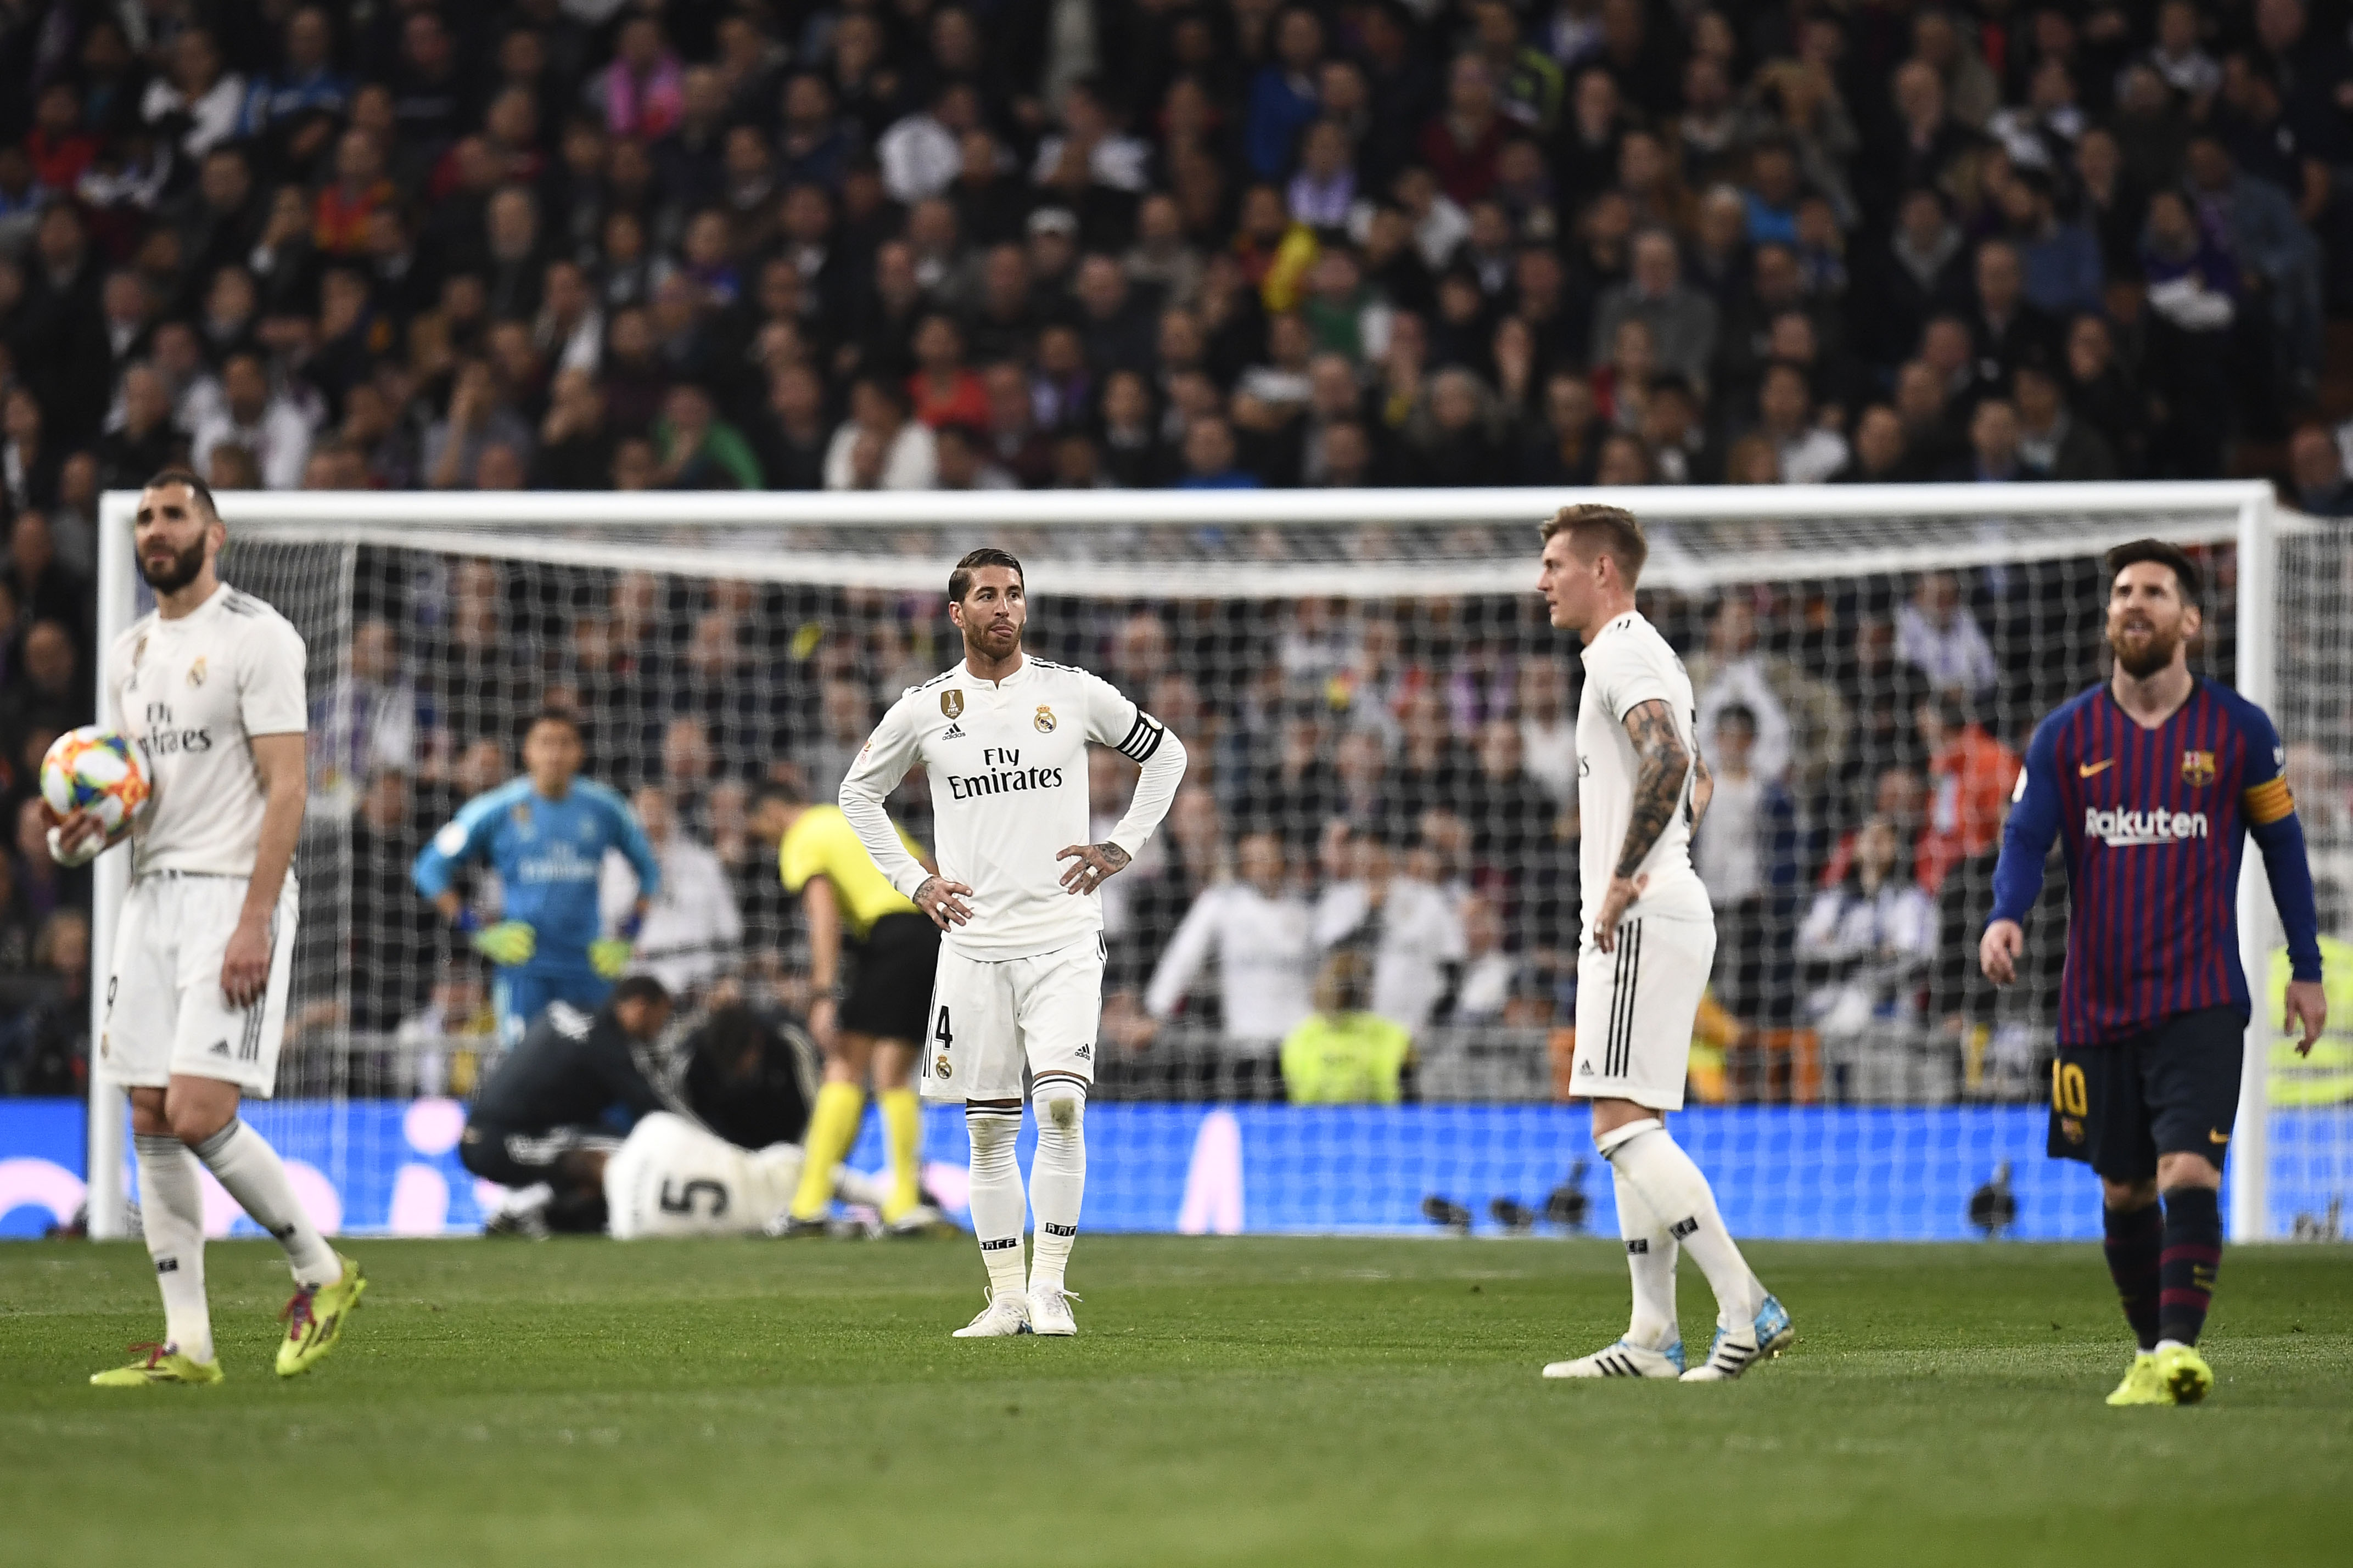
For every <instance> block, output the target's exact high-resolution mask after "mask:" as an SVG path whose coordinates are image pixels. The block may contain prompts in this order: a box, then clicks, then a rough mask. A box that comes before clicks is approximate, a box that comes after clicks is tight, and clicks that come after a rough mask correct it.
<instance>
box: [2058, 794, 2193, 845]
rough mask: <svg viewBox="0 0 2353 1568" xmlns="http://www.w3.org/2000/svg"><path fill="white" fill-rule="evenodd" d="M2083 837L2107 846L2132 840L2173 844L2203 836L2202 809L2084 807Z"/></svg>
mask: <svg viewBox="0 0 2353 1568" xmlns="http://www.w3.org/2000/svg"><path fill="white" fill-rule="evenodd" d="M2084 837H2086V838H2096V839H2098V840H2099V841H2100V842H2101V843H2103V844H2105V845H2106V846H2107V847H2109V848H2111V849H2122V848H2125V847H2127V846H2129V845H2135V844H2176V843H2179V842H2181V841H2182V840H2184V839H2189V838H2203V837H2207V827H2206V814H2205V813H2204V812H2202V811H2102V810H2100V809H2099V808H2098V807H2097V806H2088V805H2087V806H2085V807H2084Z"/></svg>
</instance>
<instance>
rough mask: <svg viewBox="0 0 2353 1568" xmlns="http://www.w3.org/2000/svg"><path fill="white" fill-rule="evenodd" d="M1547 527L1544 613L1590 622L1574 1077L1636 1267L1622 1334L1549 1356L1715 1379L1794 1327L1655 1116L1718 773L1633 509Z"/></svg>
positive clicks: (1572, 1370)
mask: <svg viewBox="0 0 2353 1568" xmlns="http://www.w3.org/2000/svg"><path fill="white" fill-rule="evenodd" d="M1541 532H1542V534H1543V537H1544V556H1543V569H1542V572H1541V574H1540V575H1539V576H1538V577H1537V579H1536V587H1537V591H1538V592H1540V593H1542V594H1543V595H1544V597H1545V603H1546V605H1547V606H1548V607H1549V608H1550V610H1551V614H1552V624H1553V625H1554V626H1556V627H1557V628H1559V629H1560V630H1562V631H1571V632H1576V633H1577V634H1578V635H1579V636H1581V637H1583V638H1584V639H1585V649H1584V661H1585V693H1584V696H1583V698H1582V699H1581V700H1580V701H1579V704H1578V707H1577V801H1578V808H1579V812H1580V815H1581V816H1582V819H1583V823H1584V834H1583V840H1582V849H1581V851H1580V860H1579V864H1578V876H1577V880H1578V884H1579V888H1580V889H1581V892H1582V895H1583V900H1584V911H1585V912H1584V918H1583V921H1582V923H1583V926H1584V933H1583V937H1582V940H1581V942H1580V946H1579V952H1578V954H1577V1050H1576V1054H1575V1059H1574V1061H1573V1063H1572V1064H1571V1067H1570V1072H1571V1075H1572V1076H1571V1083H1572V1084H1573V1086H1574V1092H1575V1093H1576V1095H1577V1097H1578V1098H1579V1099H1583V1100H1591V1101H1592V1102H1593V1142H1594V1146H1595V1147H1596V1148H1598V1149H1599V1150H1600V1151H1601V1153H1602V1156H1603V1157H1604V1158H1605V1159H1607V1160H1608V1161H1609V1173H1610V1180H1611V1182H1612V1184H1614V1186H1615V1187H1616V1189H1617V1194H1618V1233H1619V1235H1620V1237H1623V1238H1624V1239H1625V1242H1626V1262H1627V1266H1628V1268H1630V1270H1631V1271H1632V1274H1633V1283H1634V1314H1633V1321H1632V1322H1631V1323H1630V1324H1629V1326H1628V1327H1627V1330H1626V1333H1625V1336H1624V1337H1623V1338H1622V1339H1620V1340H1619V1341H1618V1342H1616V1343H1615V1344H1612V1345H1609V1346H1608V1347H1607V1348H1605V1349H1603V1350H1600V1351H1597V1352H1594V1353H1593V1354H1591V1355H1588V1356H1583V1357H1580V1358H1578V1359H1577V1360H1576V1361H1566V1362H1555V1363H1552V1364H1551V1365H1549V1366H1547V1367H1546V1368H1545V1369H1544V1374H1545V1375H1546V1377H1680V1378H1682V1379H1683V1381H1684V1382H1686V1383H1720V1382H1725V1381H1726V1380H1729V1379H1731V1378H1736V1377H1738V1376H1739V1375H1740V1374H1741V1373H1744V1372H1746V1370H1747V1369H1748V1368H1749V1366H1750V1365H1751V1364H1753V1363H1756V1362H1757V1361H1758V1360H1760V1359H1763V1358H1765V1357H1768V1356H1771V1355H1774V1354H1777V1353H1778V1352H1779V1351H1780V1349H1781V1347H1783V1346H1784V1345H1786V1344H1788V1342H1790V1341H1791V1340H1792V1339H1794V1338H1795V1337H1796V1336H1795V1334H1794V1332H1793V1331H1792V1330H1791V1328H1790V1326H1789V1314H1788V1312H1786V1311H1784V1310H1782V1307H1781V1303H1780V1302H1779V1301H1778V1300H1774V1298H1773V1297H1772V1295H1771V1294H1769V1293H1768V1292H1767V1290H1766V1289H1765V1287H1764V1286H1763V1285H1762V1284H1760V1283H1759V1282H1758V1281H1757V1276H1756V1275H1755V1274H1753V1273H1751V1272H1749V1268H1748V1263H1747V1260H1746V1258H1743V1257H1741V1255H1740V1248H1739V1247H1738V1246H1737V1245H1736V1243H1735V1242H1734V1241H1733V1239H1732V1235H1731V1233H1730V1232H1729V1231H1727V1230H1726V1229H1725V1226H1724V1219H1723V1216H1722V1215H1719V1214H1718V1213H1717V1212H1716V1207H1715V1194H1714V1193H1713V1192H1712V1191H1710V1190H1709V1187H1708V1184H1707V1178H1706V1177H1705V1176H1704V1175H1702V1174H1701V1173H1700V1169H1699V1167H1698V1166H1697V1165H1695V1164H1694V1163H1692V1158H1691V1156H1690V1155H1689V1154H1686V1153H1685V1152H1683V1148H1682V1147H1681V1146H1680V1145H1679V1144H1677V1143H1676V1142H1675V1141H1674V1139H1673V1138H1672V1136H1670V1135H1669V1134H1668V1132H1667V1128H1666V1121H1665V1115H1666V1113H1667V1112H1668V1111H1670V1110H1682V1109H1683V1077H1684V1072H1685V1069H1686V1068H1687V1066H1688V1065H1689V1058H1690V1056H1691V1037H1692V1021H1693V1019H1694V1016H1696V1015H1697V1013H1698V1011H1699V1002H1700V995H1701V993H1702V992H1703V991H1704V989H1705V987H1706V985H1707V978H1708V970H1709V966H1710V965H1711V964H1712V963H1714V961H1715V910H1713V909H1712V908H1711V907H1710V906H1709V904H1708V899H1707V889H1705V888H1704V887H1703V886H1702V885H1701V883H1700V879H1699V874H1698V873H1697V872H1696V871H1694V869H1693V868H1692V858H1691V840H1692V834H1693V832H1694V830H1695V829H1696V828H1697V827H1698V826H1699V823H1700V819H1701V818H1702V817H1703V816H1705V815H1706V812H1707V803H1708V798H1709V795H1711V793H1712V792H1713V790H1714V788H1715V781H1714V780H1713V779H1712V778H1710V776H1709V774H1708V771H1707V764H1706V763H1704V762H1703V761H1701V760H1700V754H1699V745H1698V742H1697V740H1696V738H1695V730H1696V725H1697V714H1696V711H1695V704H1694V702H1693V700H1692V686H1691V677H1690V676H1689V675H1687V674H1685V673H1684V670H1683V660H1682V659H1680V658H1676V657H1675V653H1674V650H1673V649H1672V648H1671V647H1668V646H1667V641H1666V639H1665V638H1664V637H1661V636H1660V635H1659V633H1658V629H1657V628H1656V627H1654V626H1651V623H1650V622H1649V621H1648V620H1646V619H1644V618H1643V616H1642V614H1641V611H1639V610H1637V609H1636V608H1635V607H1634V584H1635V583H1636V581H1637V580H1638V579H1639V578H1640V577H1641V571H1642V562H1643V559H1644V557H1645V556H1646V555H1648V553H1649V545H1648V544H1647V543H1646V542H1645V541H1644V540H1643V537H1642V528H1641V524H1640V523H1639V522H1637V521H1635V520H1634V518H1633V516H1632V515H1631V514H1630V513H1628V512H1626V511H1623V510H1620V509H1619V508H1617V507H1609V506H1572V507H1564V508H1562V509H1561V510H1560V511H1559V512H1557V513H1556V514H1555V515H1554V516H1553V517H1552V518H1551V519H1549V520H1548V521H1546V522H1545V524H1544V525H1543V528H1542V530H1541ZM1684 1247H1688V1248H1689V1249H1690V1250H1691V1255H1692V1258H1693V1259H1694V1261H1695V1262H1697V1263H1698V1264H1699V1266H1700V1271H1701V1272H1702V1273H1704V1274H1705V1275H1706V1276H1707V1282H1708V1285H1709V1286H1710V1287H1711V1288H1712V1289H1714V1290H1715V1302H1716V1318H1715V1344H1714V1347H1713V1348H1712V1349H1711V1350H1710V1351H1709V1352H1708V1356H1707V1359H1706V1360H1705V1361H1704V1362H1702V1363H1700V1364H1699V1365H1697V1366H1694V1367H1692V1368H1690V1369H1689V1370H1688V1371H1686V1370H1685V1369H1684V1365H1683V1333H1682V1331H1681V1330H1680V1328H1679V1327H1678V1325H1677V1322H1676V1318H1675V1258H1676V1254H1677V1252H1678V1251H1679V1250H1680V1249H1682V1248H1684Z"/></svg>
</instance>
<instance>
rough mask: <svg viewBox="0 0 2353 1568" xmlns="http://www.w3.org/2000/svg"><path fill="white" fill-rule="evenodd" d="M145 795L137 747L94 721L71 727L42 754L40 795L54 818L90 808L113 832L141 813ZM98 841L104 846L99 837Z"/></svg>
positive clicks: (142, 771)
mask: <svg viewBox="0 0 2353 1568" xmlns="http://www.w3.org/2000/svg"><path fill="white" fill-rule="evenodd" d="M147 798H148V784H147V770H146V768H145V767H144V766H143V765H142V763H141V762H140V758H139V748H138V747H136V746H134V745H132V743H131V742H130V741H129V740H128V739H126V738H125V737H123V736H121V735H120V734H117V733H116V732H115V731H112V730H102V729H100V728H99V727H98V726H97V725H94V724H85V725H83V726H82V727H81V728H80V729H79V730H69V731H66V732H65V733H64V734H62V735H59V736H58V738H57V740H56V741H55V742H53V743H52V744H51V745H50V747H49V750H48V754H47V755H46V756H44V757H43V758H42V759H41V799H42V800H43V801H44V802H45V803H47V805H48V808H49V810H50V812H51V814H52V815H53V816H56V817H57V818H58V819H63V818H66V817H69V816H73V815H74V814H75V813H76V812H88V813H89V814H90V816H92V817H93V818H95V819H96V820H97V822H98V824H99V826H100V827H102V828H104V829H105V830H106V832H107V833H108V834H112V833H113V832H114V830H115V829H117V828H119V827H121V826H122V825H123V824H124V823H126V822H128V821H130V820H131V819H132V817H134V816H137V815H138V814H139V812H140V810H141V809H142V807H144V806H145V805H146V804H147ZM99 845H100V847H104V843H103V840H102V839H101V840H100V841H99ZM96 852H97V851H96V850H95V849H93V850H92V851H91V853H92V854H95V853H96Z"/></svg>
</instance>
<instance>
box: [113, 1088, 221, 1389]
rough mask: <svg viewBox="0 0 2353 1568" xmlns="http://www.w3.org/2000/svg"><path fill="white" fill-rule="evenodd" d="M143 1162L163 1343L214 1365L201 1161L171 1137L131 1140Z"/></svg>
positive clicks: (142, 1201)
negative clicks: (160, 1293) (161, 1305)
mask: <svg viewBox="0 0 2353 1568" xmlns="http://www.w3.org/2000/svg"><path fill="white" fill-rule="evenodd" d="M131 1142H132V1146H133V1147H134V1148H135V1149H136V1150H137V1152H138V1160H139V1223H140V1226H141V1227H142V1228H143V1229H144V1230H145V1231H146V1233H147V1256H148V1257H149V1258H152V1259H153V1261H154V1264H155V1283H156V1285H157V1286H158V1287H159V1288H160V1289H162V1290H163V1292H164V1339H165V1340H166V1341H168V1342H170V1343H171V1344H172V1345H173V1346H174V1348H176V1349H177V1350H178V1351H179V1352H180V1353H181V1354H182V1355H184V1356H186V1357H187V1358H188V1359H189V1360H191V1361H200V1362H202V1361H210V1360H212V1359H213V1314H212V1309H211V1307H210V1306H208V1305H207V1304H206V1300H205V1194H204V1185H203V1182H202V1179H201V1178H200V1177H199V1176H198V1174H197V1166H196V1157H195V1155H194V1154H192V1153H190V1152H188V1146H187V1145H186V1144H185V1143H183V1142H180V1141H179V1140H178V1139H177V1138H174V1137H173V1136H171V1135H170V1134H169V1133H146V1132H142V1133H138V1134H136V1135H135V1136H133V1137H132V1141H131Z"/></svg>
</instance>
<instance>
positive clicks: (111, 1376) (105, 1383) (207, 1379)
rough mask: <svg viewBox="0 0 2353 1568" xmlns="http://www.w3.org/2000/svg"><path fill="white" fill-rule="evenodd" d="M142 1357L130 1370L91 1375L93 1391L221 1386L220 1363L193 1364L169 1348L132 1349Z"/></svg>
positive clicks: (107, 1371)
mask: <svg viewBox="0 0 2353 1568" xmlns="http://www.w3.org/2000/svg"><path fill="white" fill-rule="evenodd" d="M131 1348H132V1350H134V1351H142V1352H145V1353H144V1354H142V1356H141V1357H140V1358H139V1359H138V1360H137V1361H134V1362H132V1363H131V1364H130V1365H129V1366H118V1367H110V1368H109V1369H108V1370H106V1371H104V1372H94V1373H90V1386H91V1387H92V1388H152V1387H153V1386H155V1385H156V1384H164V1383H185V1384H206V1383H218V1382H219V1381H220V1380H221V1369H220V1363H218V1362H216V1361H191V1360H190V1359H189V1358H188V1357H186V1356H184V1355H182V1354H181V1353H180V1352H178V1351H176V1350H174V1349H173V1348H172V1347H171V1346H170V1345H132V1347H131Z"/></svg>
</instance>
